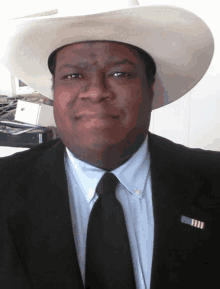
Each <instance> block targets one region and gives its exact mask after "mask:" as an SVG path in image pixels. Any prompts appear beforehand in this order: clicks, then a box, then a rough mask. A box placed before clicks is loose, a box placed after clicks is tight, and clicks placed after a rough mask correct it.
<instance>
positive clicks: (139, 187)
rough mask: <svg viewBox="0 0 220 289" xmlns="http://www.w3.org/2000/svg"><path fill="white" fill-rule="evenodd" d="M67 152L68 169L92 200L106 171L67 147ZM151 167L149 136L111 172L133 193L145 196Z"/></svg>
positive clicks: (89, 199) (87, 196) (140, 196)
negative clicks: (126, 159) (77, 156)
mask: <svg viewBox="0 0 220 289" xmlns="http://www.w3.org/2000/svg"><path fill="white" fill-rule="evenodd" d="M66 152H67V154H66V162H67V165H68V169H69V171H70V173H71V174H73V175H74V176H75V178H76V180H77V182H78V185H79V186H80V187H81V189H82V191H83V194H84V196H85V198H86V200H87V201H88V202H90V201H91V200H92V199H93V197H94V195H95V189H96V187H97V184H98V182H99V181H100V179H101V178H102V176H103V175H104V173H105V172H106V171H104V170H102V169H99V168H97V167H95V166H92V165H89V164H87V163H85V162H83V161H81V160H79V159H77V158H76V157H74V155H73V154H72V153H71V152H70V150H69V149H68V148H67V147H66ZM149 168H150V157H149V151H148V136H147V137H146V139H145V141H144V142H143V144H142V145H141V146H140V148H139V149H138V150H137V152H136V153H135V154H134V155H133V156H132V157H131V158H130V159H129V160H128V161H127V162H126V163H124V164H123V165H121V166H120V167H118V168H117V169H115V170H113V171H111V173H113V174H114V175H115V176H116V177H117V178H118V180H119V181H120V183H121V184H122V185H124V187H126V189H127V190H128V191H129V192H130V193H131V194H133V195H134V196H136V197H138V198H143V196H144V187H145V183H146V179H147V175H148V172H149Z"/></svg>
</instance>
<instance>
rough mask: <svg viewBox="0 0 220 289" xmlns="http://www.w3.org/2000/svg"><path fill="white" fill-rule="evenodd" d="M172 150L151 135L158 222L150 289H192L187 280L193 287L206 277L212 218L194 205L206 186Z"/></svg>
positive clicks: (152, 170) (153, 182) (156, 224)
mask: <svg viewBox="0 0 220 289" xmlns="http://www.w3.org/2000/svg"><path fill="white" fill-rule="evenodd" d="M173 150H174V147H173V146H171V145H170V144H169V143H168V142H165V141H163V140H161V139H160V138H159V137H156V136H154V135H152V134H149V151H150V158H151V176H152V194H153V210H154V222H155V223H154V224H155V225H154V226H155V227H154V250H153V263H152V275H151V289H155V288H163V287H164V286H165V287H167V288H177V287H178V288H186V287H187V286H188V288H191V287H189V282H188V280H189V279H190V278H191V282H192V284H193V280H195V278H196V279H197V280H198V278H199V277H198V276H202V275H203V274H204V276H205V271H204V268H203V267H202V266H201V264H204V263H205V260H207V258H208V256H207V249H206V246H207V242H208V239H209V234H210V222H211V217H210V215H209V214H207V213H204V212H203V211H202V209H201V208H199V207H198V206H197V202H196V201H195V200H196V196H197V195H198V192H199V191H200V190H202V189H203V184H202V183H201V182H200V181H199V180H198V179H197V178H196V176H195V175H194V174H192V173H191V172H190V171H189V170H188V168H187V167H185V165H184V163H185V162H184V161H183V160H181V158H180V157H179V155H180V154H179V153H178V152H175V151H173ZM182 216H185V217H189V218H192V219H197V220H201V221H203V222H205V224H206V227H205V229H204V230H202V229H199V228H195V227H193V226H190V225H188V224H185V223H182V222H181V217H182ZM201 251H203V253H202V254H201ZM198 264H199V265H198ZM186 274H187V277H186ZM188 278H189V279H188ZM196 282H197V283H195V285H196V286H198V281H196Z"/></svg>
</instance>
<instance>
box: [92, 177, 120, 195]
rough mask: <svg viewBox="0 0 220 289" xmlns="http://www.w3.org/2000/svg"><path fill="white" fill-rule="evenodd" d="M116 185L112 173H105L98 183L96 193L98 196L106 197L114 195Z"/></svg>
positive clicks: (116, 182)
mask: <svg viewBox="0 0 220 289" xmlns="http://www.w3.org/2000/svg"><path fill="white" fill-rule="evenodd" d="M117 184H118V179H117V177H116V176H115V175H114V174H112V173H105V174H104V175H103V177H102V178H101V180H100V181H99V183H98V185H97V187H96V192H97V194H98V196H100V195H102V194H104V195H105V196H107V195H112V194H114V195H115V189H116V186H117Z"/></svg>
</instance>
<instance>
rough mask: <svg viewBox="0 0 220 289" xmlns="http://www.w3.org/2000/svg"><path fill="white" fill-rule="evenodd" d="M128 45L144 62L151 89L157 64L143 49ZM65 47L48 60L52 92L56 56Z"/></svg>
mask: <svg viewBox="0 0 220 289" xmlns="http://www.w3.org/2000/svg"><path fill="white" fill-rule="evenodd" d="M89 42H91V41H89ZM68 45H70V44H68ZM68 45H65V46H68ZM127 45H128V46H130V48H132V49H134V50H136V52H137V53H138V56H139V57H140V58H141V60H142V61H143V62H144V64H145V73H146V78H147V83H148V86H149V88H150V89H151V87H152V85H153V83H154V82H155V75H156V64H155V62H154V60H153V58H152V57H151V56H150V54H148V53H147V52H146V51H144V50H143V49H141V48H139V47H136V46H134V45H131V44H127ZM65 46H62V47H60V48H58V49H56V50H55V51H53V52H52V53H51V55H50V56H49V59H48V67H49V70H50V72H51V74H52V75H53V79H52V81H53V84H52V90H54V76H55V69H56V55H57V53H58V52H59V51H60V50H61V49H63V48H64V47H65Z"/></svg>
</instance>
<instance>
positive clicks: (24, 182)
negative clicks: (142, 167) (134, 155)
mask: <svg viewBox="0 0 220 289" xmlns="http://www.w3.org/2000/svg"><path fill="white" fill-rule="evenodd" d="M148 140H149V150H150V158H151V175H152V192H153V211H154V222H155V225H154V226H155V229H154V249H153V264H152V272H151V286H150V288H151V289H161V288H175V289H176V288H192V289H195V288H206V289H207V288H209V287H214V286H215V287H216V286H217V287H218V286H219V283H220V282H219V276H218V274H219V259H220V258H219V257H220V254H219V241H220V233H219V228H220V187H219V184H220V153H217V152H206V151H203V150H192V149H188V148H185V147H183V146H180V145H177V144H174V143H172V142H171V141H169V140H166V139H163V138H161V137H158V136H156V135H153V134H151V133H149V139H148ZM0 172H1V183H0V188H1V189H0V192H1V194H0V195H1V196H0V200H1V217H0V233H1V234H0V288H1V289H9V288H13V289H14V288H16V289H18V288H19V289H29V288H33V289H37V288H39V289H44V288H45V289H46V288H47V289H48V288H53V289H58V288H59V289H60V288H67V289H70V288H71V289H72V288H74V289H75V288H76V289H78V288H79V289H83V283H82V278H81V274H80V269H79V265H78V261H77V254H76V249H75V244H74V238H73V230H72V223H71V216H70V207H69V199H68V193H67V180H66V175H65V169H64V145H63V143H62V142H61V141H60V140H59V139H58V140H53V141H50V142H47V143H43V144H41V145H39V146H37V147H34V148H32V149H30V150H28V151H26V152H22V153H17V154H15V155H14V156H10V157H7V158H3V159H1V161H0ZM182 215H183V216H187V217H189V218H192V219H196V220H200V221H203V222H204V223H205V228H204V229H199V228H195V227H193V226H190V225H187V224H184V223H182V222H181V221H180V220H181V216H182Z"/></svg>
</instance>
